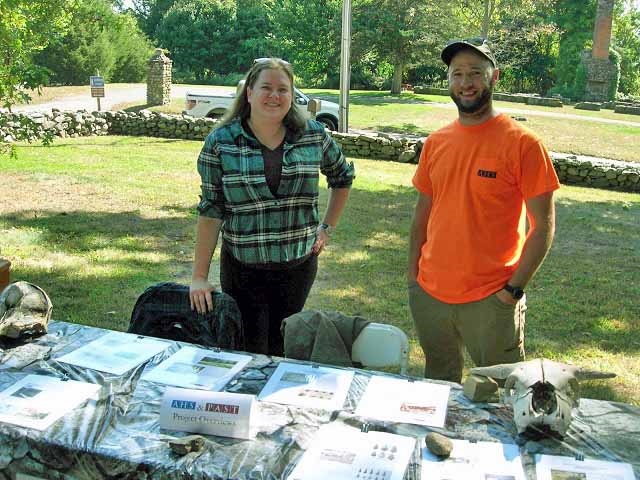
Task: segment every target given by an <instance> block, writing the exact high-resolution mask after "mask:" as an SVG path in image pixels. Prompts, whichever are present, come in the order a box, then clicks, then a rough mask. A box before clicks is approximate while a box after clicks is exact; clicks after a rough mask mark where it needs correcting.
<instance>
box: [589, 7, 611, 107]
mask: <svg viewBox="0 0 640 480" xmlns="http://www.w3.org/2000/svg"><path fill="white" fill-rule="evenodd" d="M613 2H614V0H598V10H597V12H596V22H595V26H594V29H593V49H592V50H591V52H585V53H584V54H583V55H582V62H583V63H584V64H585V67H586V70H587V85H586V91H585V100H587V101H592V102H603V101H607V100H609V98H608V95H609V86H610V84H611V81H612V80H613V76H614V75H615V66H614V65H613V64H612V63H611V60H609V45H610V43H611V21H612V16H613Z"/></svg>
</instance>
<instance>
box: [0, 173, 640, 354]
mask: <svg viewBox="0 0 640 480" xmlns="http://www.w3.org/2000/svg"><path fill="white" fill-rule="evenodd" d="M322 196H323V199H326V192H324V191H323V193H322ZM415 199H416V194H415V191H414V190H413V188H411V187H407V186H400V185H388V186H386V187H384V188H379V189H377V190H371V189H362V188H358V186H357V183H356V185H354V188H353V191H352V193H351V197H350V200H349V204H348V206H347V210H346V211H345V215H344V216H343V217H342V219H341V223H340V225H339V228H338V230H337V232H336V234H335V235H334V238H332V244H331V245H330V246H329V249H328V251H327V252H326V253H325V254H323V255H322V256H321V260H320V261H321V268H320V270H319V272H318V277H317V281H316V285H314V288H313V291H312V296H311V297H310V301H309V302H308V305H307V307H308V308H323V309H336V310H340V311H343V312H345V313H348V314H356V313H359V314H361V315H363V316H365V317H367V318H370V319H371V320H374V321H379V322H388V323H392V324H395V325H397V326H399V327H400V328H402V329H403V330H405V331H406V332H407V333H408V334H410V335H412V332H413V325H412V321H411V318H410V315H409V311H408V307H407V300H406V280H405V270H406V257H407V239H408V235H409V225H410V222H411V217H412V215H413V208H414V205H415ZM626 205H627V204H626V202H622V201H616V200H602V201H587V202H584V203H570V202H567V201H564V200H560V201H559V202H558V205H557V217H558V221H557V224H558V226H557V234H556V240H555V243H554V246H553V248H552V250H551V252H550V254H549V256H548V258H547V259H546V261H545V263H544V264H543V266H542V268H541V270H540V272H539V273H538V274H537V276H536V277H535V279H534V281H533V282H532V283H531V284H530V285H529V286H528V288H527V292H528V296H529V297H528V298H529V300H528V304H529V311H528V312H527V337H528V338H530V340H531V343H530V344H531V345H532V346H535V348H534V351H535V352H538V353H541V354H546V353H549V352H550V353H552V354H553V355H555V356H556V358H557V357H559V356H561V355H563V354H565V353H566V352H568V351H573V352H575V353H576V354H577V355H580V354H581V353H580V352H585V351H589V350H592V349H599V350H600V351H608V352H612V353H615V354H617V353H628V354H631V353H637V352H638V351H640V324H639V322H638V319H639V318H640V306H639V304H638V302H637V298H640V290H639V289H640V270H639V269H638V268H637V261H634V259H637V258H638V257H637V252H638V251H640V211H639V209H638V208H637V207H633V208H626V207H625V206H626ZM159 208H160V209H162V210H163V211H164V212H165V213H167V215H162V216H157V215H156V216H155V217H151V218H149V217H148V216H143V215H142V214H141V213H140V212H137V211H127V212H119V213H104V212H92V211H80V212H77V211H76V212H72V213H68V214H65V213H49V212H44V213H42V212H39V213H38V214H37V216H34V215H33V214H29V215H27V214H11V215H5V216H3V217H0V221H1V222H2V224H3V228H4V229H6V230H7V231H11V230H12V229H17V230H20V231H24V232H27V233H26V234H25V235H26V236H27V235H31V237H30V240H29V241H32V242H36V243H37V245H38V247H41V248H42V249H44V250H46V251H48V252H51V254H52V255H50V256H48V258H46V259H44V261H43V264H42V265H41V266H38V261H37V260H36V259H25V261H24V263H25V265H26V267H16V270H15V272H14V278H16V279H26V280H29V281H32V282H33V283H37V284H39V285H40V286H42V287H43V288H44V289H45V290H46V291H47V292H48V293H49V294H50V296H51V298H52V300H53V302H54V308H55V310H54V318H58V319H62V320H70V321H73V322H78V323H86V324H90V325H98V326H107V328H124V327H125V326H126V322H128V316H129V314H130V312H131V308H132V307H133V304H134V303H135V300H136V298H137V297H138V295H139V294H140V293H142V291H143V290H144V288H145V287H147V286H148V285H150V284H152V283H156V282H159V281H166V280H174V281H175V280H176V279H182V281H187V279H188V272H189V270H190V266H191V258H192V252H193V247H194V236H193V233H194V225H195V221H196V218H195V214H194V211H193V209H192V208H184V207H180V206H175V205H165V206H161V207H159ZM33 232H35V233H33ZM481 233H482V232H479V235H480V234H481ZM51 262H54V263H51ZM58 262H59V263H58ZM79 264H80V265H84V264H88V267H87V268H82V267H78V265H79ZM212 280H213V278H212ZM215 280H216V281H217V279H215ZM545 345H553V347H551V349H547V348H545Z"/></svg>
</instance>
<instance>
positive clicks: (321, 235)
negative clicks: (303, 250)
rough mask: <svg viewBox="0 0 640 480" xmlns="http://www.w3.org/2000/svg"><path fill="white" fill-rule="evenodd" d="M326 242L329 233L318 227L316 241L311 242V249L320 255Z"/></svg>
mask: <svg viewBox="0 0 640 480" xmlns="http://www.w3.org/2000/svg"><path fill="white" fill-rule="evenodd" d="M328 243H329V234H328V233H327V231H326V230H325V229H324V228H322V227H318V229H317V230H316V241H315V243H314V244H313V247H312V248H311V251H312V252H313V253H314V254H315V255H320V253H322V251H323V250H324V247H326V246H327V245H328Z"/></svg>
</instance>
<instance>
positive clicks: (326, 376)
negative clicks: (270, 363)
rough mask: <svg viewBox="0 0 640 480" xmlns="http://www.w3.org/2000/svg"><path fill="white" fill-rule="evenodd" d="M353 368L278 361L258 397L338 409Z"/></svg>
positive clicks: (348, 384) (351, 378) (301, 405)
mask: <svg viewBox="0 0 640 480" xmlns="http://www.w3.org/2000/svg"><path fill="white" fill-rule="evenodd" d="M351 380H353V371H349V370H340V369H337V368H331V367H323V366H317V365H303V364H298V363H288V362H281V363H280V364H279V365H278V368H277V369H276V371H275V372H273V375H271V378H269V381H268V382H267V384H266V385H265V386H264V388H263V389H262V391H261V392H260V394H259V395H258V400H261V401H266V402H273V403H284V404H286V405H296V406H299V407H309V408H320V409H325V410H340V409H342V406H343V405H344V401H345V399H346V398H347V394H348V393H349V387H350V386H351Z"/></svg>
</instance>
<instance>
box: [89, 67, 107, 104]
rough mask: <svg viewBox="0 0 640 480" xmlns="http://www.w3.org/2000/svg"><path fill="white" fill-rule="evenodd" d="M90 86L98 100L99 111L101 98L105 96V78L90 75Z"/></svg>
mask: <svg viewBox="0 0 640 480" xmlns="http://www.w3.org/2000/svg"><path fill="white" fill-rule="evenodd" d="M89 86H90V87H91V96H92V97H93V98H95V99H96V100H97V102H98V111H100V99H101V98H104V78H103V77H100V76H99V75H95V76H91V77H89Z"/></svg>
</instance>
